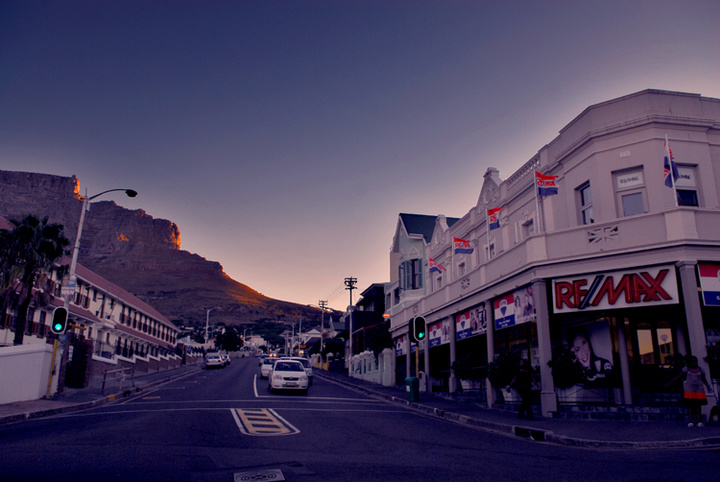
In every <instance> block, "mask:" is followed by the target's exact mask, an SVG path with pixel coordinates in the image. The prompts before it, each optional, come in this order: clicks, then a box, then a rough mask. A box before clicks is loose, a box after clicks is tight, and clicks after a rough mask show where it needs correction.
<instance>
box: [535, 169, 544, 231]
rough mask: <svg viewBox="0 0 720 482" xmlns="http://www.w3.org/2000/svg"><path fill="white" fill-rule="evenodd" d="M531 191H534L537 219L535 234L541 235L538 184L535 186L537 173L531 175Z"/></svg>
mask: <svg viewBox="0 0 720 482" xmlns="http://www.w3.org/2000/svg"><path fill="white" fill-rule="evenodd" d="M533 190H534V191H535V212H536V213H537V217H538V229H537V233H538V234H540V233H542V227H541V224H540V201H539V200H538V184H537V171H535V173H534V174H533Z"/></svg>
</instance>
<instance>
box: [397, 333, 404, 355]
mask: <svg viewBox="0 0 720 482" xmlns="http://www.w3.org/2000/svg"><path fill="white" fill-rule="evenodd" d="M406 354H407V353H406V351H405V335H402V336H398V337H397V338H395V356H403V355H406Z"/></svg>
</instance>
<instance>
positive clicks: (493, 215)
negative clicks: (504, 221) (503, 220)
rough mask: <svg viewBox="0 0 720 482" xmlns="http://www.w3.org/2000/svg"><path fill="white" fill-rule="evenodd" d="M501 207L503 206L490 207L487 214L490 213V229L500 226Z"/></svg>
mask: <svg viewBox="0 0 720 482" xmlns="http://www.w3.org/2000/svg"><path fill="white" fill-rule="evenodd" d="M501 209H502V208H494V209H488V212H487V215H488V225H489V226H490V231H492V230H493V229H497V228H499V227H500V219H499V216H498V214H499V213H500V210H501Z"/></svg>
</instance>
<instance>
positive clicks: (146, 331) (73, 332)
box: [0, 264, 202, 386]
mask: <svg viewBox="0 0 720 482" xmlns="http://www.w3.org/2000/svg"><path fill="white" fill-rule="evenodd" d="M76 275H77V283H76V286H75V289H74V292H73V293H71V294H70V295H69V300H70V303H69V315H68V326H69V328H68V330H67V331H66V334H67V336H68V340H69V345H68V346H69V347H72V348H71V349H70V350H69V353H68V357H69V358H68V367H67V374H66V383H67V384H68V385H69V386H83V385H84V384H85V383H86V382H87V379H88V378H89V377H91V376H93V375H98V376H99V375H101V374H102V373H103V372H104V371H105V370H113V369H117V368H121V367H132V368H133V369H134V370H135V372H136V373H142V372H150V371H159V370H164V369H168V368H173V367H177V366H180V365H181V364H182V363H183V361H184V360H185V362H188V360H187V356H185V355H186V354H184V353H178V350H177V334H178V329H177V327H176V326H175V325H174V324H173V323H172V322H170V320H168V319H167V318H166V317H165V316H164V315H162V314H161V313H159V312H158V311H157V310H155V309H154V308H153V307H152V306H150V305H148V304H147V303H145V302H143V301H141V300H140V299H138V298H137V297H135V296H133V295H132V294H130V293H129V292H127V291H125V290H123V289H122V288H120V287H119V286H117V285H115V284H113V283H111V282H109V281H107V280H106V279H104V278H102V277H101V276H99V275H97V274H96V273H93V272H92V271H90V270H89V269H87V268H85V267H84V266H82V265H79V264H78V266H77V271H76ZM50 279H51V284H52V286H53V287H52V288H51V289H52V291H53V293H52V299H51V303H50V304H49V305H47V306H36V305H31V308H30V310H29V313H28V322H27V325H26V327H25V337H24V344H30V343H48V342H50V341H52V340H53V339H55V338H57V335H55V334H54V333H52V331H51V329H50V322H51V320H52V316H53V311H54V309H55V308H56V307H60V306H64V303H65V299H64V296H63V295H64V293H63V292H62V279H59V278H58V276H57V272H56V271H53V272H52V273H50ZM15 316H16V315H15V313H11V312H10V311H8V312H7V313H4V314H3V318H2V321H1V322H0V346H6V345H12V342H13V337H14V329H15ZM191 358H193V360H191V361H190V362H196V361H197V362H199V361H201V360H202V356H201V354H198V355H197V356H195V355H194V354H193V355H192V356H191Z"/></svg>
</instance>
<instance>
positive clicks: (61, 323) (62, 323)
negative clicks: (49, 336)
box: [50, 306, 68, 335]
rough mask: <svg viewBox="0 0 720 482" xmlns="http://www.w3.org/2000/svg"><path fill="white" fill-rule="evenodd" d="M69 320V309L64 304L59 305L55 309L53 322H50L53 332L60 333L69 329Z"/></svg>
mask: <svg viewBox="0 0 720 482" xmlns="http://www.w3.org/2000/svg"><path fill="white" fill-rule="evenodd" d="M67 322H68V312H67V310H66V309H65V308H63V307H62V306H58V307H57V308H55V311H53V318H52V323H51V324H50V329H51V330H52V332H53V333H57V334H58V335H59V334H61V333H65V330H66V329H67Z"/></svg>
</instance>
